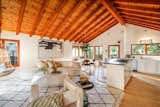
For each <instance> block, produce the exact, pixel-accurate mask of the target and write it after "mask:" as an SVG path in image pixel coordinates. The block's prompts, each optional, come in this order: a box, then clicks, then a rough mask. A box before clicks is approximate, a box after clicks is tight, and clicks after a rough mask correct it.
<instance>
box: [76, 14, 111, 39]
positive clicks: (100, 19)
mask: <svg viewBox="0 0 160 107" xmlns="http://www.w3.org/2000/svg"><path fill="white" fill-rule="evenodd" d="M109 16H110V14H109V12H106V13H104V14H103V15H102V16H100V17H99V18H97V19H96V20H95V21H94V22H93V23H91V24H90V25H89V26H88V27H86V29H84V31H83V32H82V33H81V34H79V35H77V37H75V39H74V41H78V40H80V38H81V39H82V35H83V34H84V33H86V32H89V31H91V30H92V29H94V28H95V27H96V26H97V25H98V24H99V23H101V22H103V21H106V20H107V18H108V17H109Z"/></svg>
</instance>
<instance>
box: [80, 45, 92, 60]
mask: <svg viewBox="0 0 160 107" xmlns="http://www.w3.org/2000/svg"><path fill="white" fill-rule="evenodd" d="M81 48H82V51H83V52H84V55H85V58H87V57H88V54H89V52H90V47H89V44H84V45H83V46H82V47H81Z"/></svg>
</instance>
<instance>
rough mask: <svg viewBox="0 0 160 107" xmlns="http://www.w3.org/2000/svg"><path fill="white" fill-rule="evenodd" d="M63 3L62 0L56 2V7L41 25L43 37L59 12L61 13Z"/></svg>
mask: <svg viewBox="0 0 160 107" xmlns="http://www.w3.org/2000/svg"><path fill="white" fill-rule="evenodd" d="M64 5H65V1H64V0H62V2H59V3H58V4H57V7H56V9H55V10H54V11H53V13H52V14H51V15H50V17H49V19H50V20H48V21H47V22H46V23H45V24H44V26H43V30H42V37H44V36H45V35H46V34H47V32H48V29H49V28H51V27H52V24H53V23H54V22H55V21H56V19H57V17H58V15H59V13H61V12H62V11H61V10H62V8H63V7H64Z"/></svg>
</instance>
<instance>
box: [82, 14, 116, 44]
mask: <svg viewBox="0 0 160 107" xmlns="http://www.w3.org/2000/svg"><path fill="white" fill-rule="evenodd" d="M114 22H116V23H117V21H116V20H115V19H113V17H112V16H111V17H110V18H108V19H107V20H105V21H103V22H102V23H101V24H99V25H98V26H96V27H95V28H94V29H93V30H91V31H90V32H88V33H87V37H82V39H84V40H85V41H86V42H87V40H88V39H89V38H91V37H92V36H93V35H94V34H96V33H97V32H98V31H101V30H102V29H104V28H106V27H107V26H108V27H109V26H110V24H111V23H114ZM80 42H81V41H80Z"/></svg>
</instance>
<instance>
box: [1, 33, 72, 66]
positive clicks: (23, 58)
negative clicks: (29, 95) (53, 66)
mask: <svg viewBox="0 0 160 107" xmlns="http://www.w3.org/2000/svg"><path fill="white" fill-rule="evenodd" d="M1 37H2V38H4V39H13V40H20V67H22V68H35V66H36V63H37V62H38V61H39V58H38V39H40V37H39V36H36V35H34V36H32V37H29V35H28V34H22V33H20V34H19V35H16V34H15V32H8V31H2V32H1ZM46 39H47V38H46ZM63 57H64V58H72V43H71V42H69V41H66V42H64V54H63Z"/></svg>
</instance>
